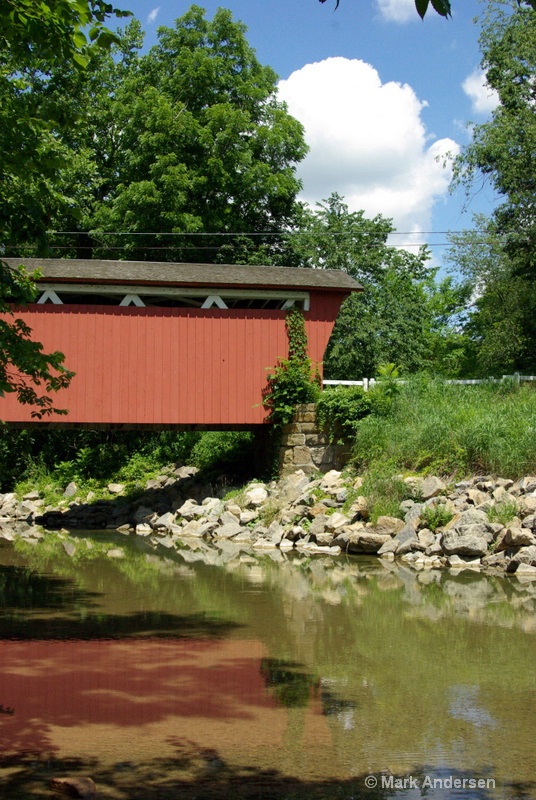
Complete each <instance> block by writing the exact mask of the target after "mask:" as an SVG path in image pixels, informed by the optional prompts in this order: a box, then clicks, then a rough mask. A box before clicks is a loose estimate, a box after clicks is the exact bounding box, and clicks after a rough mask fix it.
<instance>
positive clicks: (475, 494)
mask: <svg viewBox="0 0 536 800" xmlns="http://www.w3.org/2000/svg"><path fill="white" fill-rule="evenodd" d="M467 499H468V502H470V503H472V504H473V505H474V506H481V505H482V504H483V503H485V502H486V501H487V500H488V496H487V494H486V493H485V492H481V491H480V490H479V489H469V491H468V492H467Z"/></svg>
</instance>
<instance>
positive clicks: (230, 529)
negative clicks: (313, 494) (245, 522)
mask: <svg viewBox="0 0 536 800" xmlns="http://www.w3.org/2000/svg"><path fill="white" fill-rule="evenodd" d="M243 530H244V528H243V527H242V526H241V525H240V523H239V522H238V520H236V521H235V522H226V523H225V524H224V525H221V526H220V527H219V528H216V530H215V534H216V536H217V537H218V538H219V539H232V538H233V536H236V535H237V534H239V533H242V532H243Z"/></svg>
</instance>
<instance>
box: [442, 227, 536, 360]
mask: <svg viewBox="0 0 536 800" xmlns="http://www.w3.org/2000/svg"><path fill="white" fill-rule="evenodd" d="M475 223H476V229H475V230H469V231H464V232H463V233H459V234H451V235H450V240H451V245H452V246H451V248H450V251H449V254H448V260H449V261H450V263H451V264H452V265H453V266H454V268H455V270H456V273H457V274H458V275H460V276H461V277H462V279H463V280H464V282H465V286H466V287H467V289H466V290H467V294H468V296H469V295H470V301H469V303H468V306H469V308H468V312H469V313H468V315H467V317H466V319H465V321H464V330H465V332H466V335H467V336H468V337H469V339H470V342H471V344H470V350H472V354H473V363H472V366H471V368H470V369H471V372H472V374H475V375H481V376H488V375H496V376H501V375H503V374H511V373H512V372H516V371H519V372H529V373H533V372H534V370H535V368H536V355H535V350H534V342H535V341H536V285H535V284H534V282H533V281H527V280H526V278H524V277H523V276H520V275H518V274H516V273H515V270H514V269H513V266H512V262H511V261H510V259H509V257H508V254H507V253H506V252H505V249H504V238H503V236H502V235H501V234H500V233H498V232H497V229H496V227H495V226H494V224H493V222H491V221H489V220H487V219H486V218H485V217H482V216H479V217H476V218H475Z"/></svg>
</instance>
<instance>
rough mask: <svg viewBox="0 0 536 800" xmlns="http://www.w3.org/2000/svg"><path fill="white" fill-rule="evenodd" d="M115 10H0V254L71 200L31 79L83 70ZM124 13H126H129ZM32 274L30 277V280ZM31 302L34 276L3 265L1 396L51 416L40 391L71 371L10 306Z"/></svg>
mask: <svg viewBox="0 0 536 800" xmlns="http://www.w3.org/2000/svg"><path fill="white" fill-rule="evenodd" d="M123 13H125V12H121V11H118V10H117V9H113V7H112V6H111V5H109V4H108V3H105V2H104V1H103V0H76V1H75V2H72V0H42V2H40V3H36V2H34V0H6V2H4V3H2V4H1V6H0V97H1V100H2V101H1V103H0V165H1V167H0V170H1V171H0V255H1V254H2V253H3V252H5V248H6V246H8V245H9V244H10V243H12V242H13V241H16V240H17V238H18V237H20V236H21V234H22V235H23V234H24V232H25V231H32V233H33V234H35V233H36V232H37V238H38V239H39V234H40V233H41V237H42V232H43V229H44V227H45V226H46V222H47V219H48V214H49V209H50V207H51V206H53V205H54V204H61V203H62V202H63V203H68V202H69V200H68V198H65V197H62V195H61V190H60V188H59V187H58V185H57V180H58V175H59V172H60V170H61V166H62V164H63V161H64V158H65V156H66V150H65V148H64V147H63V146H62V145H61V143H60V142H58V140H57V138H56V136H55V133H54V130H53V123H52V120H51V119H49V118H48V117H47V116H46V115H43V114H42V113H40V107H39V102H36V96H35V93H34V92H33V91H32V82H33V81H35V80H39V81H40V82H41V83H43V82H46V80H47V79H48V77H49V75H50V71H51V70H52V69H53V68H54V67H55V66H57V65H58V64H63V63H64V62H67V63H75V64H77V65H78V67H79V68H83V67H84V66H86V65H87V63H88V59H89V55H90V52H91V50H92V47H91V46H90V44H89V43H88V40H87V38H86V35H85V33H84V30H83V29H84V28H86V26H90V27H89V32H88V36H89V39H90V40H91V41H92V42H94V43H95V45H94V47H99V48H100V47H107V46H109V44H110V43H111V42H112V41H113V40H115V35H114V34H112V33H111V32H110V31H109V30H108V29H107V28H106V27H105V26H104V21H105V19H106V17H107V16H109V15H110V14H115V15H117V16H121V15H122V14H123ZM127 13H128V12H127ZM34 277H35V276H34ZM33 299H35V287H34V285H33V281H32V276H29V275H27V274H26V273H25V271H24V270H23V269H22V268H21V269H9V268H8V267H7V266H6V265H5V264H4V263H3V262H1V261H0V313H1V314H2V318H1V319H0V393H1V394H4V393H6V392H15V393H16V394H17V397H18V399H19V400H20V402H22V403H29V404H32V405H33V406H35V408H36V410H35V411H34V412H33V414H34V415H35V416H42V415H43V414H47V413H51V412H56V413H62V412H61V411H57V410H56V409H54V408H53V406H52V400H51V398H50V397H49V396H48V394H41V392H42V390H43V389H44V390H45V392H51V391H57V390H58V389H61V388H63V387H65V386H67V385H68V383H69V381H70V379H71V377H72V375H73V373H72V372H70V371H69V370H67V369H66V368H65V367H64V365H63V355H62V354H61V353H58V352H55V353H50V354H45V353H43V347H42V345H41V344H39V343H38V342H34V341H32V339H31V331H30V329H29V328H28V326H27V325H25V324H24V323H23V321H22V320H21V319H17V318H15V317H14V314H13V307H17V306H19V305H24V304H26V303H27V302H30V301H31V300H33Z"/></svg>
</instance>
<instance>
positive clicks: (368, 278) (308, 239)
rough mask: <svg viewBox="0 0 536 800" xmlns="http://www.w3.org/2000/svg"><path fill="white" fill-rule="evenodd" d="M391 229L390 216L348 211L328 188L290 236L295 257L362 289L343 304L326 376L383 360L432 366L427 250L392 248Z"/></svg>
mask: <svg viewBox="0 0 536 800" xmlns="http://www.w3.org/2000/svg"><path fill="white" fill-rule="evenodd" d="M393 230H394V229H393V225H392V222H391V220H389V219H386V218H385V217H382V216H381V215H378V216H376V217H374V218H373V219H367V218H366V217H365V215H364V212H363V211H358V212H350V211H349V209H348V206H347V205H346V204H345V203H344V200H343V198H342V197H340V196H339V195H337V194H332V195H331V197H330V198H329V199H328V200H326V201H324V202H323V203H320V204H318V206H317V208H316V210H314V211H311V210H308V209H305V208H304V209H302V216H301V219H300V221H299V223H298V227H297V229H296V230H295V231H294V232H293V233H292V234H291V235H290V236H289V245H288V247H289V249H290V251H291V253H292V258H293V262H294V263H299V264H300V265H301V266H308V267H312V268H314V269H342V270H344V271H345V272H348V274H350V275H351V276H352V277H353V278H355V279H356V280H358V281H359V282H360V283H361V284H362V285H363V287H364V290H365V291H364V292H363V293H362V294H353V295H352V296H351V297H350V298H348V300H346V301H345V303H344V304H343V306H342V309H341V312H340V314H339V317H338V320H337V322H336V325H335V328H334V331H333V335H332V337H331V340H330V344H329V346H328V350H327V353H326V359H325V374H326V376H327V377H329V378H335V379H337V378H339V379H346V378H349V377H354V378H355V379H359V378H361V377H363V376H365V377H372V376H373V375H374V374H375V373H376V370H377V368H378V366H379V365H380V364H381V363H386V362H395V363H396V364H398V365H399V366H400V367H402V368H403V369H404V370H405V371H406V372H415V371H417V370H420V369H423V368H424V367H426V366H428V364H429V354H430V331H431V316H430V311H429V292H430V285H431V284H430V281H432V279H433V274H432V272H431V271H430V270H429V268H428V267H427V261H428V258H429V254H428V252H427V251H426V249H425V248H421V249H420V250H419V252H418V253H416V254H412V253H409V252H407V251H406V250H399V249H396V248H395V247H392V246H390V245H389V244H388V243H387V240H388V236H389V234H390V233H392V232H393ZM432 282H433V281H432Z"/></svg>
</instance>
